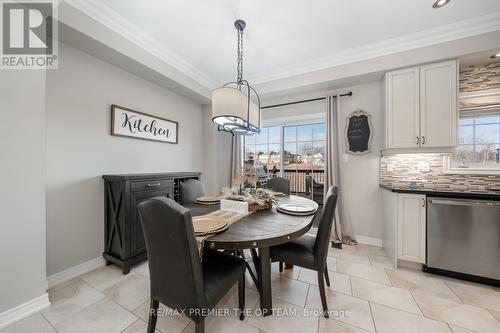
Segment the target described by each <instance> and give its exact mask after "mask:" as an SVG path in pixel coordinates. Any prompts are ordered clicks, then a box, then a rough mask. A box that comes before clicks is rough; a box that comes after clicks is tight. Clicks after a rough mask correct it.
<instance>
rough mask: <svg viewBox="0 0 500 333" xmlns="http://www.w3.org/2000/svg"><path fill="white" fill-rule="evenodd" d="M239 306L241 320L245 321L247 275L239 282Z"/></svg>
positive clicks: (242, 276) (243, 275)
mask: <svg viewBox="0 0 500 333" xmlns="http://www.w3.org/2000/svg"><path fill="white" fill-rule="evenodd" d="M238 306H239V308H240V320H243V319H245V274H244V273H243V274H242V275H241V277H240V279H239V280H238Z"/></svg>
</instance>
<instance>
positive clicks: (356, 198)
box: [262, 82, 384, 241]
mask: <svg viewBox="0 0 500 333" xmlns="http://www.w3.org/2000/svg"><path fill="white" fill-rule="evenodd" d="M380 89H381V83H380V82H374V83H369V84H364V85H358V86H352V87H344V88H342V89H338V90H337V91H330V92H325V91H323V92H316V93H313V94H307V95H291V96H286V97H281V98H280V99H279V100H277V99H275V100H266V103H265V105H272V104H278V103H283V102H291V101H297V100H302V99H309V98H314V97H321V96H325V95H326V94H327V93H330V94H335V93H339V94H341V93H346V92H348V91H352V93H353V96H352V97H340V109H339V115H340V131H341V134H342V141H341V142H340V155H341V156H339V158H340V159H341V163H340V166H341V169H340V176H341V182H342V196H343V198H342V199H343V208H344V209H343V219H344V220H345V221H349V222H350V223H351V224H352V227H353V230H354V234H355V235H357V236H361V237H365V239H363V240H364V241H366V237H368V238H376V239H381V238H382V207H381V205H382V199H381V192H380V188H379V176H378V168H379V156H380V149H381V144H382V140H383V131H384V126H383V114H382V106H381V90H380ZM357 109H362V110H364V111H366V112H368V113H370V114H371V115H372V126H373V132H374V136H373V140H372V152H371V153H369V154H365V155H360V156H354V155H348V160H347V161H342V155H343V154H344V153H345V151H346V144H345V139H344V130H345V126H346V122H347V116H348V115H349V114H350V113H352V112H353V111H355V110H357ZM325 112H326V104H325V101H316V102H309V103H304V104H296V105H290V106H284V107H279V108H272V109H268V110H263V113H262V118H263V120H264V125H265V126H275V125H279V124H297V123H300V122H301V121H302V122H315V121H321V120H323V121H324V119H325V118H324V117H325V116H324V114H325ZM320 113H323V117H321V115H319V114H320Z"/></svg>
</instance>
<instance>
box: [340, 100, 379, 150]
mask: <svg viewBox="0 0 500 333" xmlns="http://www.w3.org/2000/svg"><path fill="white" fill-rule="evenodd" d="M372 136H373V132H372V121H371V115H369V114H368V113H366V112H364V111H361V110H356V111H354V112H353V113H351V114H350V115H349V116H348V117H347V124H346V128H345V141H346V145H347V152H348V153H350V154H353V155H362V154H367V153H369V152H371V150H372V147H371V146H372Z"/></svg>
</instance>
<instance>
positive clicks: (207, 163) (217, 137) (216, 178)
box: [202, 105, 232, 194]
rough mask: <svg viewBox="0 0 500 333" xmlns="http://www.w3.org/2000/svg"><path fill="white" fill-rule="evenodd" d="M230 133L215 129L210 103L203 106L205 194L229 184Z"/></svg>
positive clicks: (216, 191) (217, 190)
mask: <svg viewBox="0 0 500 333" xmlns="http://www.w3.org/2000/svg"><path fill="white" fill-rule="evenodd" d="M231 137H232V136H231V134H230V133H227V132H219V131H217V125H215V124H214V123H213V122H212V107H211V105H204V106H203V166H204V169H203V174H205V177H203V178H202V179H203V186H204V190H205V192H206V193H207V194H216V193H218V192H219V191H220V190H221V189H222V188H223V187H228V186H229V185H230V184H229V182H230V174H231V171H230V170H231Z"/></svg>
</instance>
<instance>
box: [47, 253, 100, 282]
mask: <svg viewBox="0 0 500 333" xmlns="http://www.w3.org/2000/svg"><path fill="white" fill-rule="evenodd" d="M104 265H105V261H104V258H103V257H98V258H95V259H92V260H89V261H86V262H84V263H83V264H80V265H77V266H74V267H71V268H69V269H67V270H64V271H62V272H59V273H56V274H54V275H51V276H49V277H47V284H48V285H49V288H52V287H54V286H56V285H58V284H61V283H63V282H66V281H69V280H71V279H73V278H76V277H78V276H80V275H82V274H85V273H88V272H90V271H93V270H94V269H97V268H99V267H102V266H104Z"/></svg>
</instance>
